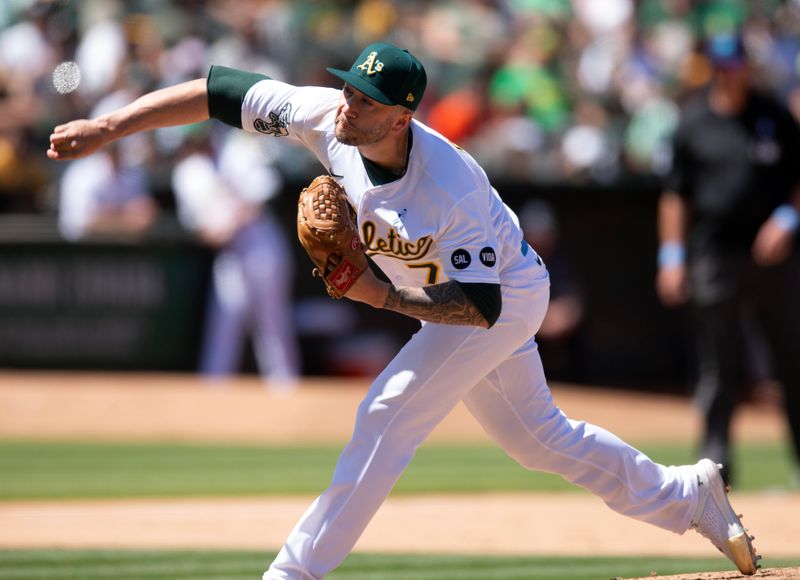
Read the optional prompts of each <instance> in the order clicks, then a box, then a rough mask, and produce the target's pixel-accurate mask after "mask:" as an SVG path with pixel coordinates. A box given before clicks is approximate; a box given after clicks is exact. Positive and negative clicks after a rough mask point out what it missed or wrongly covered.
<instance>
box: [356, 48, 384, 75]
mask: <svg viewBox="0 0 800 580" xmlns="http://www.w3.org/2000/svg"><path fill="white" fill-rule="evenodd" d="M377 58H378V53H377V52H375V51H373V52H370V53H369V56H367V60H365V61H364V62H362V63H361V64H360V65H358V66H357V67H356V68H358V69H361V70H363V71H367V74H368V75H374V74H375V73H376V72H380V71H382V70H383V63H382V62H381V61H379V60H377Z"/></svg>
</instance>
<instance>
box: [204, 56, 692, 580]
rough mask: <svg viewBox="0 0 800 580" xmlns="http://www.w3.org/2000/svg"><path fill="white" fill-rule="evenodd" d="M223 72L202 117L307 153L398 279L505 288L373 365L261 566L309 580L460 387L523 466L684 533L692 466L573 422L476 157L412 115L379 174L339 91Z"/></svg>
mask: <svg viewBox="0 0 800 580" xmlns="http://www.w3.org/2000/svg"><path fill="white" fill-rule="evenodd" d="M229 70H230V69H225V70H219V71H216V72H215V69H213V68H212V71H211V75H210V76H209V80H208V88H209V112H210V113H211V116H212V117H215V118H218V119H221V120H223V121H225V122H227V123H229V124H231V125H234V126H237V127H241V128H244V129H245V130H248V131H256V132H259V133H264V134H268V135H274V136H285V137H288V138H290V139H294V140H297V141H299V142H300V143H302V144H303V145H305V146H306V147H308V148H309V149H310V150H311V151H313V152H314V153H315V154H316V156H317V157H318V158H319V160H320V161H321V162H322V164H323V165H324V166H325V167H326V168H327V169H328V172H329V173H331V174H332V175H333V176H334V177H335V178H336V179H338V180H339V181H340V183H341V184H342V185H343V186H344V188H345V189H346V191H347V194H348V196H349V198H350V201H351V203H352V204H353V206H354V207H355V208H356V210H357V214H358V225H359V229H360V233H361V237H362V240H363V242H364V243H365V245H366V246H367V249H368V252H369V253H370V254H371V255H372V257H373V259H374V260H375V261H376V262H377V263H378V264H379V265H380V267H381V268H382V269H383V271H384V272H385V273H386V274H387V275H388V276H389V278H390V279H391V280H392V281H393V282H394V283H395V284H398V285H407V286H417V287H418V286H423V285H426V284H434V283H441V282H443V281H445V280H448V279H454V280H458V281H459V282H473V283H475V282H479V283H490V284H500V286H501V293H502V312H501V313H500V316H499V318H498V319H497V321H496V322H495V324H494V325H493V326H492V327H491V328H488V329H487V328H481V327H477V326H466V325H449V324H438V323H430V324H425V325H424V326H423V327H422V328H421V329H420V330H419V331H418V332H417V333H415V334H414V335H413V336H412V337H411V339H410V340H409V341H408V342H407V343H406V344H405V345H404V346H403V348H402V349H401V350H400V352H399V353H398V354H397V356H395V358H394V359H393V360H392V361H391V362H390V363H389V365H388V366H387V367H386V368H385V369H384V370H383V371H382V372H381V373H380V374H379V375H378V376H377V377H376V378H375V380H374V381H373V383H372V385H371V386H370V389H369V392H368V393H367V394H366V396H365V399H364V401H363V402H362V403H361V405H360V406H359V408H358V414H357V417H356V422H355V427H354V430H353V438H352V440H351V442H350V444H348V445H347V447H345V449H344V450H343V451H342V455H341V457H340V459H339V462H338V463H337V465H336V469H335V470H334V473H333V481H332V482H331V485H330V486H329V487H328V489H326V490H325V491H323V492H322V494H321V495H320V496H319V497H318V498H317V499H316V500H315V501H314V502H313V503H312V504H311V506H310V507H309V508H308V511H306V513H305V514H304V515H303V516H302V517H301V519H300V521H299V522H298V523H297V525H296V526H295V528H294V529H293V530H292V532H291V533H290V534H289V537H288V539H287V540H286V543H285V545H284V546H283V548H282V549H281V551H280V552H279V554H278V556H277V557H276V559H275V560H274V561H273V562H272V564H271V565H270V567H269V569H268V570H267V571H266V572H265V573H264V576H263V578H264V580H319V579H321V578H323V577H324V576H325V575H326V574H327V573H328V572H330V571H331V570H332V569H334V568H335V567H336V566H338V565H339V564H340V563H341V562H342V560H343V559H344V558H345V557H346V556H347V554H348V553H349V552H350V550H352V548H353V546H354V545H355V543H356V541H357V540H358V538H359V536H360V535H361V533H362V532H363V530H364V528H365V527H366V526H367V525H368V523H369V521H370V519H371V518H372V516H373V515H374V514H375V512H376V511H377V510H378V508H379V507H380V505H381V503H382V502H383V500H384V499H385V498H386V496H387V495H388V493H389V492H390V490H391V489H392V486H393V485H394V484H395V482H396V481H397V479H398V478H399V477H400V475H401V474H402V472H403V470H404V469H405V467H406V466H407V465H408V463H409V462H410V461H411V459H412V457H413V456H414V452H415V450H416V449H417V447H418V446H419V445H420V444H421V443H422V442H423V441H424V439H425V438H426V437H427V436H428V434H429V433H430V432H431V431H432V430H433V428H434V427H435V426H436V425H437V424H438V423H439V422H440V421H441V420H442V419H444V417H445V416H447V414H448V413H449V412H450V411H451V410H452V409H453V408H454V407H455V405H456V404H457V403H459V402H460V401H463V402H464V404H465V405H466V407H467V409H469V411H470V412H471V413H472V414H473V416H474V417H475V418H476V419H477V420H478V421H479V422H480V423H481V425H482V426H483V428H484V429H485V431H486V432H487V433H488V434H489V435H490V436H491V437H492V438H493V439H494V440H495V441H496V442H497V443H498V444H499V445H500V446H501V447H502V448H503V449H504V450H505V451H506V452H507V453H508V454H509V455H510V456H511V457H513V458H514V459H516V460H517V461H518V462H519V463H520V464H521V465H523V466H524V467H526V468H528V469H536V470H541V471H548V472H551V473H558V474H560V475H562V476H563V477H564V478H565V479H567V480H568V481H571V482H574V483H576V484H579V485H581V486H583V487H585V488H587V489H589V490H590V491H592V492H593V493H595V494H596V495H598V496H599V497H601V498H602V499H603V500H604V501H605V502H606V503H607V504H608V505H609V506H610V507H611V508H613V509H615V510H616V511H618V512H620V513H623V514H626V515H629V516H631V517H634V518H637V519H640V520H643V521H646V522H649V523H651V524H654V525H657V526H660V527H662V528H665V529H668V530H672V531H674V532H677V533H683V532H684V531H685V530H686V529H687V528H688V527H689V524H690V522H691V519H692V515H693V512H694V509H695V507H696V505H697V489H698V488H697V474H696V472H695V470H694V469H693V468H692V467H691V466H682V467H665V466H663V465H659V464H657V463H655V462H653V461H652V460H650V459H649V458H648V457H647V456H646V455H644V454H642V453H641V452H639V451H637V450H636V449H634V448H632V447H631V446H629V445H627V444H626V443H624V442H623V441H621V440H619V439H618V438H616V437H614V436H613V435H612V434H611V433H608V432H607V431H604V430H603V429H601V428H599V427H596V426H594V425H590V424H587V423H584V422H581V421H572V420H569V419H568V418H567V417H566V416H565V415H564V413H562V412H561V411H560V409H559V408H558V407H557V406H556V404H555V403H554V402H553V398H552V397H551V395H550V391H549V389H548V386H547V381H546V379H545V375H544V371H543V369H542V365H541V360H540V358H539V352H538V349H537V345H536V341H535V339H534V335H535V333H536V331H537V330H538V329H539V326H540V325H541V322H542V320H543V319H544V315H545V312H546V310H547V303H548V298H549V278H548V275H547V270H546V268H545V267H544V266H543V264H542V263H541V260H539V258H538V256H536V255H535V253H534V252H533V251H532V250H530V249H529V248H528V246H527V244H523V242H522V232H521V231H520V228H519V225H518V222H517V219H516V216H515V215H514V214H513V212H512V211H511V210H510V209H509V208H507V207H506V206H505V205H504V204H503V202H502V201H501V200H500V198H499V196H498V195H497V193H496V192H495V190H494V189H492V187H491V185H490V184H489V181H488V179H487V178H486V175H485V174H484V172H483V170H481V168H480V167H479V166H478V165H477V163H476V162H475V161H474V160H473V159H472V158H471V157H470V156H469V155H467V154H466V153H465V152H463V151H461V150H460V149H458V148H457V147H455V146H453V145H452V144H450V143H449V142H447V141H446V140H445V139H444V138H442V137H441V136H440V135H438V134H436V133H435V132H434V131H431V130H430V129H429V128H427V127H425V126H424V125H423V124H422V123H418V122H413V123H412V125H411V136H412V145H411V150H410V155H409V160H408V166H407V170H406V173H405V174H404V175H403V176H402V177H400V178H398V179H396V180H394V181H391V182H389V183H386V184H383V185H375V184H373V182H372V181H371V180H370V175H369V171H368V168H367V166H365V164H364V160H363V159H362V158H361V156H360V155H359V152H358V149H357V148H356V147H353V146H349V145H342V144H340V143H339V142H338V141H337V140H336V138H335V135H334V116H335V114H336V109H337V106H338V102H339V94H340V93H339V91H337V90H332V89H325V88H312V87H304V88H300V87H293V86H291V85H287V84H285V83H281V82H278V81H274V80H267V79H264V77H263V76H259V75H248V74H247V73H238V72H228V71H229ZM226 76H227V77H228V78H227V79H226V78H225V77H226ZM534 515H535V514H534ZM576 525H577V524H576ZM532 541H535V539H533V540H532Z"/></svg>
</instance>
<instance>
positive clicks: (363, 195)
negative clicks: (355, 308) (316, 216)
mask: <svg viewBox="0 0 800 580" xmlns="http://www.w3.org/2000/svg"><path fill="white" fill-rule="evenodd" d="M339 95H340V91H339V90H336V89H327V88H321V87H295V86H292V85H289V84H286V83H283V82H280V81H276V80H271V79H265V80H261V81H259V82H257V83H256V84H254V85H253V86H252V87H250V89H249V90H248V91H247V92H246V94H245V95H244V99H243V101H242V106H241V126H242V128H243V129H245V130H247V131H251V132H259V133H263V134H267V135H273V136H279V137H280V136H285V137H288V138H289V139H293V140H296V141H299V142H300V143H302V144H303V145H305V146H306V147H308V148H309V149H310V150H311V151H312V152H313V153H314V154H315V155H316V156H317V158H318V159H319V160H320V162H321V163H322V165H323V166H324V167H326V168H327V169H328V172H329V173H330V174H331V175H332V176H333V177H334V178H335V179H336V180H337V181H338V182H339V183H340V184H341V185H342V186H343V187H344V189H345V191H346V192H347V195H348V197H349V199H350V202H351V204H352V205H353V207H354V208H355V209H356V213H357V215H358V228H359V232H360V235H361V239H362V241H363V242H364V244H365V246H366V248H367V253H368V254H369V255H370V256H371V257H372V258H373V260H374V261H375V262H376V263H377V264H378V266H380V268H381V269H382V270H383V271H384V273H385V274H386V275H387V276H388V277H389V278H390V279H391V280H392V282H393V283H394V284H396V285H400V286H415V287H419V286H425V285H428V284H438V283H441V282H445V281H447V280H449V279H454V280H458V281H459V282H484V283H493V284H503V285H512V286H513V285H517V284H521V283H523V282H522V281H521V280H519V279H518V278H519V275H520V272H521V269H522V267H523V265H524V263H525V261H526V260H525V256H524V254H523V252H526V253H527V251H528V247H527V245H524V243H523V240H522V231H521V230H520V228H519V222H518V220H517V217H516V216H515V215H514V213H513V212H512V211H511V209H509V208H508V206H506V205H505V204H504V203H503V201H502V200H501V199H500V196H499V195H498V194H497V192H496V191H495V190H494V189H493V188H492V186H491V185H490V183H489V180H488V178H487V176H486V174H485V173H484V171H483V169H481V167H480V166H479V165H478V164H477V163H476V162H475V160H474V159H472V157H470V155H469V154H468V153H466V152H465V151H464V150H462V149H460V148H458V147H456V146H455V145H453V144H451V143H450V142H448V141H447V140H446V139H444V138H443V137H442V136H441V135H439V134H438V133H436V132H435V131H433V130H432V129H430V128H428V127H426V126H425V125H423V124H422V123H419V122H417V121H413V122H412V125H411V131H412V133H413V135H412V142H413V145H412V148H411V152H410V156H409V160H408V167H407V170H406V173H405V175H403V176H402V177H401V178H399V179H397V180H395V181H393V182H391V183H388V184H385V185H374V184H373V183H372V182H371V181H370V178H369V175H368V173H367V170H366V168H365V166H364V161H363V159H362V157H361V155H360V154H359V152H358V149H357V148H356V147H352V146H349V145H342V144H341V143H339V142H338V141H337V140H336V137H335V136H334V124H335V116H336V109H337V106H338V103H339Z"/></svg>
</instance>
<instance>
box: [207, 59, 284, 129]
mask: <svg viewBox="0 0 800 580" xmlns="http://www.w3.org/2000/svg"><path fill="white" fill-rule="evenodd" d="M266 79H269V77H268V76H265V75H262V74H257V73H250V72H245V71H241V70H238V69H235V68H228V67H226V66H212V67H211V70H210V71H208V80H207V81H206V89H207V91H208V114H209V116H210V117H211V118H212V119H218V120H219V121H222V122H223V123H225V124H226V125H230V126H231V127H236V128H237V129H241V128H242V103H243V102H244V96H245V95H246V94H247V91H249V90H250V87H252V86H253V85H254V84H256V83H257V82H260V81H263V80H266Z"/></svg>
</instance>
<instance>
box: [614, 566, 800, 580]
mask: <svg viewBox="0 0 800 580" xmlns="http://www.w3.org/2000/svg"><path fill="white" fill-rule="evenodd" d="M732 578H738V579H740V580H741V579H742V578H755V579H759V578H795V579H798V578H800V568H766V569H764V570H759V571H758V572H757V573H756V575H755V576H742V575H741V574H739V573H738V572H697V573H695V574H675V575H672V576H657V575H655V573H654V574H653V575H651V576H643V577H641V578H629V579H628V580H729V579H732ZM614 580H622V578H615V579H614Z"/></svg>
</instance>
